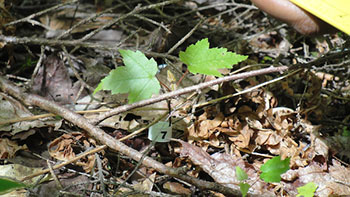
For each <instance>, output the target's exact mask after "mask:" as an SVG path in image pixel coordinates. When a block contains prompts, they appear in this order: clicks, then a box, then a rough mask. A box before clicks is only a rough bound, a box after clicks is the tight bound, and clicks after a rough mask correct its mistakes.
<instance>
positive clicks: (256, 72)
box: [92, 66, 288, 124]
mask: <svg viewBox="0 0 350 197" xmlns="http://www.w3.org/2000/svg"><path fill="white" fill-rule="evenodd" d="M286 70H288V67H287V66H279V67H272V66H271V67H269V68H263V69H259V70H254V71H249V72H244V73H239V74H235V75H230V76H227V77H222V78H218V79H215V80H212V81H208V82H205V83H200V84H198V85H194V86H190V87H186V88H183V89H180V90H176V91H172V92H168V93H165V94H162V95H159V96H157V97H154V98H150V99H146V100H142V101H139V102H136V103H132V104H127V105H122V106H120V107H117V108H114V109H112V110H111V111H108V112H106V113H104V114H101V115H99V116H98V117H96V118H95V120H94V121H92V123H93V124H98V123H99V122H101V121H103V120H105V119H106V118H109V117H111V116H114V115H117V114H120V113H122V112H126V111H129V110H131V109H135V108H138V107H143V106H146V105H150V104H153V103H157V102H159V101H163V100H166V99H170V98H176V97H177V96H180V95H183V94H187V93H190V92H194V91H197V92H199V91H200V90H202V89H205V88H208V87H211V86H214V85H217V84H220V83H223V82H228V81H233V80H237V79H245V78H248V77H254V76H258V75H264V74H268V73H275V72H283V71H286Z"/></svg>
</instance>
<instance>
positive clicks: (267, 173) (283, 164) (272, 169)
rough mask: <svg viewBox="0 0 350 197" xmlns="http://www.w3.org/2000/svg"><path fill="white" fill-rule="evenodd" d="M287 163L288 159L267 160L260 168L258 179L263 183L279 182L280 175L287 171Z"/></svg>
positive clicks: (279, 157)
mask: <svg viewBox="0 0 350 197" xmlns="http://www.w3.org/2000/svg"><path fill="white" fill-rule="evenodd" d="M289 161H290V158H286V159H285V160H281V156H277V157H274V158H272V159H270V160H268V161H267V162H266V163H265V164H264V165H262V166H261V168H260V170H261V172H262V173H261V174H260V178H261V179H263V180H264V181H265V182H268V183H272V182H280V181H281V174H283V173H285V172H287V170H289Z"/></svg>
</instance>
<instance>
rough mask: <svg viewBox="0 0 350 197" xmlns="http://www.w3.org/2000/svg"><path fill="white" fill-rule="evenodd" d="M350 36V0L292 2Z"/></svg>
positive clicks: (302, 0)
mask: <svg viewBox="0 0 350 197" xmlns="http://www.w3.org/2000/svg"><path fill="white" fill-rule="evenodd" d="M290 1H292V2H293V3H295V4H296V5H298V6H299V7H302V8H303V9H305V10H307V11H309V12H310V13H312V14H313V15H315V16H317V17H318V18H320V19H322V20H324V21H326V22H327V23H329V24H331V25H333V26H334V27H336V28H338V29H339V30H341V31H343V32H345V33H347V34H348V35H350V0H290Z"/></svg>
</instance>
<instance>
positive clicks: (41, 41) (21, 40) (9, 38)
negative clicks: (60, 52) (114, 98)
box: [0, 34, 179, 61]
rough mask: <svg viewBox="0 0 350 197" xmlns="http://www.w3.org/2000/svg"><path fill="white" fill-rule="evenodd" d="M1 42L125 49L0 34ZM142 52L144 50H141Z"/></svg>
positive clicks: (114, 49)
mask: <svg viewBox="0 0 350 197" xmlns="http://www.w3.org/2000/svg"><path fill="white" fill-rule="evenodd" d="M0 41H2V42H5V44H34V45H47V46H62V45H63V46H66V47H67V46H70V47H73V46H80V47H85V48H93V49H100V50H106V51H118V50H119V49H123V48H121V47H115V46H108V45H105V44H97V43H93V42H81V41H79V40H52V39H43V38H28V37H22V38H17V37H13V36H4V35H1V34H0ZM141 51H142V50H141ZM142 52H143V53H145V54H146V55H150V56H152V57H160V58H168V59H170V60H176V61H177V60H179V59H178V58H177V57H175V56H173V55H168V54H164V53H156V52H151V51H142Z"/></svg>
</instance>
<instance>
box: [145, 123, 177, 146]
mask: <svg viewBox="0 0 350 197" xmlns="http://www.w3.org/2000/svg"><path fill="white" fill-rule="evenodd" d="M171 137H172V128H171V126H169V122H162V121H160V122H158V123H156V124H155V125H153V126H151V127H150V128H149V131H148V139H150V140H152V141H156V142H169V141H170V139H171Z"/></svg>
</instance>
